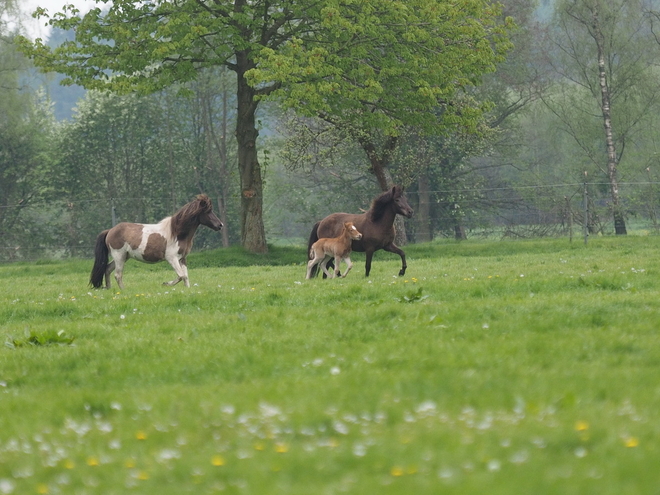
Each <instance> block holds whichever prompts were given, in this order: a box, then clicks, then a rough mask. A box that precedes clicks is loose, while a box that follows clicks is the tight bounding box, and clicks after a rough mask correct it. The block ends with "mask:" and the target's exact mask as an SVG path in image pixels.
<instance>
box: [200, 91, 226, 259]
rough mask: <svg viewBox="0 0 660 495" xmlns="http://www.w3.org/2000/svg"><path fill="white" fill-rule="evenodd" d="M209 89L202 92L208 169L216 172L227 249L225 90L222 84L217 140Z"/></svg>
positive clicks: (223, 241) (216, 191) (223, 235)
mask: <svg viewBox="0 0 660 495" xmlns="http://www.w3.org/2000/svg"><path fill="white" fill-rule="evenodd" d="M208 89H209V88H206V87H205V88H204V91H203V95H204V96H203V100H204V101H203V103H202V105H203V109H204V110H203V112H202V114H203V115H205V119H204V125H205V128H206V136H207V149H208V156H209V163H208V167H209V169H210V170H212V171H215V172H217V176H218V181H217V182H216V181H212V182H213V190H214V191H215V194H216V196H217V198H218V217H219V218H220V221H221V222H222V225H223V227H222V230H221V235H222V246H223V247H229V229H228V227H227V198H228V196H229V169H228V163H227V161H228V159H227V88H226V87H224V83H223V86H222V89H221V94H222V116H221V120H220V138H219V139H218V136H217V133H216V132H215V128H214V127H213V119H212V117H211V115H212V105H211V96H210V94H209V92H208ZM214 147H215V149H216V150H217V152H218V166H217V167H215V166H214V164H213V160H212V159H211V154H212V153H211V150H212V149H213V148H214Z"/></svg>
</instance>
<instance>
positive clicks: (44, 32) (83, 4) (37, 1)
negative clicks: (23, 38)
mask: <svg viewBox="0 0 660 495" xmlns="http://www.w3.org/2000/svg"><path fill="white" fill-rule="evenodd" d="M65 4H73V5H75V6H76V7H77V8H78V9H79V10H80V12H81V13H85V12H87V11H88V10H89V9H91V8H93V7H96V6H97V5H96V2H94V0H21V1H20V5H21V9H22V10H23V12H25V13H26V14H27V15H28V16H30V17H29V19H28V20H26V28H27V29H28V31H29V35H30V36H31V37H33V38H39V37H41V38H46V37H47V36H48V32H49V29H50V28H49V27H47V26H44V24H46V20H45V19H39V20H37V19H32V17H31V15H32V12H34V11H35V9H36V8H37V7H43V8H45V9H48V13H49V14H50V15H53V14H55V13H56V12H61V11H62V6H64V5H65ZM103 5H104V4H103V3H99V6H103Z"/></svg>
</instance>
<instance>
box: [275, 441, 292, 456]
mask: <svg viewBox="0 0 660 495" xmlns="http://www.w3.org/2000/svg"><path fill="white" fill-rule="evenodd" d="M288 451H289V446H288V445H287V444H285V443H282V442H281V443H276V444H275V452H277V453H278V454H286V453H287V452H288Z"/></svg>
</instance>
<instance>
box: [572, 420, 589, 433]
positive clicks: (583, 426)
mask: <svg viewBox="0 0 660 495" xmlns="http://www.w3.org/2000/svg"><path fill="white" fill-rule="evenodd" d="M588 429H589V423H587V422H586V421H578V422H577V423H575V431H586V430H588Z"/></svg>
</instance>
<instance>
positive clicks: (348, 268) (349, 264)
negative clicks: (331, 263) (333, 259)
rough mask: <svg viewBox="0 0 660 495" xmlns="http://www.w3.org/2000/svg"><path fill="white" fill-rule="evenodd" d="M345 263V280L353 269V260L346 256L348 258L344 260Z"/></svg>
mask: <svg viewBox="0 0 660 495" xmlns="http://www.w3.org/2000/svg"><path fill="white" fill-rule="evenodd" d="M344 261H345V262H346V271H345V272H344V274H343V275H342V278H344V277H345V276H346V275H348V272H350V271H351V268H353V263H351V258H349V257H348V256H346V258H344Z"/></svg>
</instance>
